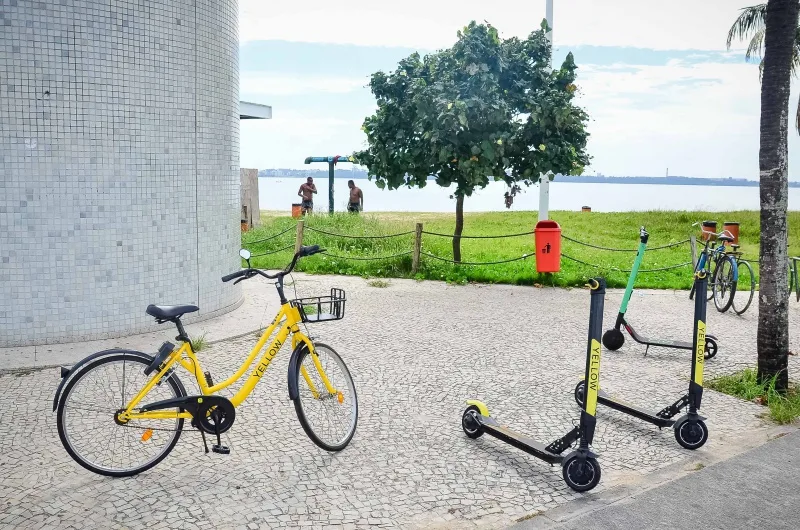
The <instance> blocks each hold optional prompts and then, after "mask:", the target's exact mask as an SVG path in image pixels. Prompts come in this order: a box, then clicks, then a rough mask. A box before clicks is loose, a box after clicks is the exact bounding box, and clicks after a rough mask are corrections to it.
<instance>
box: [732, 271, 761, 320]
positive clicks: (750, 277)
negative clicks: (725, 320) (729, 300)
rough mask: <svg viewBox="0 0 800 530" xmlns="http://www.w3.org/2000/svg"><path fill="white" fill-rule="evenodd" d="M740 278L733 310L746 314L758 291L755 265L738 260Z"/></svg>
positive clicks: (738, 313)
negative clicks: (754, 270) (754, 271)
mask: <svg viewBox="0 0 800 530" xmlns="http://www.w3.org/2000/svg"><path fill="white" fill-rule="evenodd" d="M737 265H738V267H739V280H738V281H737V283H736V296H735V297H733V311H734V312H735V313H736V314H737V315H741V314H744V312H745V311H747V308H749V307H750V304H751V303H752V302H753V295H754V294H755V292H756V275H755V274H754V273H753V267H751V266H750V263H748V262H747V261H745V260H738V261H737Z"/></svg>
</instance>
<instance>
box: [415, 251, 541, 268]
mask: <svg viewBox="0 0 800 530" xmlns="http://www.w3.org/2000/svg"><path fill="white" fill-rule="evenodd" d="M422 255H424V256H428V257H429V258H433V259H438V260H439V261H446V262H448V263H454V264H456V265H499V264H501V263H511V262H512V261H520V260H523V259H528V258H529V257H531V254H523V255H522V256H520V257H518V258H511V259H504V260H500V261H473V262H470V261H453V260H451V259H448V258H443V257H441V256H437V255H436V254H431V253H430V252H424V251H423V252H422Z"/></svg>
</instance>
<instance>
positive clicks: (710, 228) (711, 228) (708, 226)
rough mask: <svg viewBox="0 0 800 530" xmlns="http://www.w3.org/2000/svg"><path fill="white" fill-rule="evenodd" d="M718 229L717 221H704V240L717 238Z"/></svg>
mask: <svg viewBox="0 0 800 530" xmlns="http://www.w3.org/2000/svg"><path fill="white" fill-rule="evenodd" d="M716 231H717V222H716V221H703V241H708V240H709V239H711V240H713V239H716V236H715V235H714V234H715V233H716Z"/></svg>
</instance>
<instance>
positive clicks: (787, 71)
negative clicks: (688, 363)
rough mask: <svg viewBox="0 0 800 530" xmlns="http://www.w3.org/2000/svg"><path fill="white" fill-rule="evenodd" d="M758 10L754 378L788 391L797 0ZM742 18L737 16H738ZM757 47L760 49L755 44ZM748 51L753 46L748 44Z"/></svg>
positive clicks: (773, 2)
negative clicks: (760, 54)
mask: <svg viewBox="0 0 800 530" xmlns="http://www.w3.org/2000/svg"><path fill="white" fill-rule="evenodd" d="M759 9H760V11H759V12H760V13H762V14H761V15H760V16H761V18H762V20H763V21H764V28H763V32H762V33H761V34H760V37H757V38H758V39H759V40H760V42H763V45H764V58H763V60H762V62H761V143H760V148H759V153H758V164H759V171H760V190H759V191H760V193H761V240H760V247H761V248H760V251H759V259H760V262H761V278H760V288H759V291H758V313H759V314H758V339H757V341H758V379H759V381H760V382H762V383H763V382H767V381H769V380H771V379H772V378H775V383H776V385H775V386H776V389H777V390H779V391H785V390H786V389H787V388H788V386H789V373H788V355H789V290H788V289H789V284H788V277H787V276H788V274H787V268H786V263H787V262H788V257H787V254H788V248H787V245H788V240H787V227H786V211H787V209H788V201H789V147H788V141H789V87H790V84H791V78H792V66H793V65H794V66H796V65H797V51H798V46H797V44H798V39H797V18H798V13H800V2H798V0H769V1H768V2H767V4H766V6H765V8H763V9H761V8H760V7H759ZM754 16H755V15H754ZM739 18H740V19H741V17H739ZM758 46H759V48H760V46H761V44H759V45H758ZM751 48H752V42H751Z"/></svg>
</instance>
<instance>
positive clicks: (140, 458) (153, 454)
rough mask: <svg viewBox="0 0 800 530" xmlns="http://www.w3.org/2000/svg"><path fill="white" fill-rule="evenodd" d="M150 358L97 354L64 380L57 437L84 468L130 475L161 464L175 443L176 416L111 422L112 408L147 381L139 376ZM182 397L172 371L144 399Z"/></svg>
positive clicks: (122, 405) (177, 435)
mask: <svg viewBox="0 0 800 530" xmlns="http://www.w3.org/2000/svg"><path fill="white" fill-rule="evenodd" d="M150 361H151V359H150V358H149V357H148V356H146V355H144V354H141V357H140V356H136V355H132V354H130V353H118V354H113V355H109V356H108V357H101V358H100V359H98V360H96V361H93V362H90V363H89V364H87V365H86V366H85V367H83V368H81V369H80V371H79V372H78V373H77V374H76V375H75V376H73V377H72V379H71V380H70V381H69V382H68V383H67V386H66V388H65V389H64V393H63V395H62V397H61V399H60V401H59V403H58V409H57V419H58V435H59V437H60V438H61V443H62V444H63V445H64V449H66V450H67V453H69V455H70V456H71V457H72V458H73V459H74V460H75V461H76V462H77V463H78V464H80V465H81V466H83V467H85V468H86V469H88V470H89V471H92V472H94V473H97V474H100V475H106V476H109V477H129V476H131V475H136V474H137V473H141V472H142V471H146V470H147V469H150V468H151V467H153V466H155V465H156V464H158V463H159V462H161V461H162V460H163V459H164V458H166V457H167V455H168V454H169V453H170V451H172V448H173V447H175V444H176V443H178V438H180V435H181V429H183V420H182V419H178V418H176V419H172V420H131V421H129V422H127V423H125V424H122V423H119V422H117V421H116V413H117V411H119V410H120V409H123V408H125V406H126V405H127V403H128V401H129V400H130V399H131V398H132V397H133V396H135V395H136V393H138V392H139V391H140V390H141V389H142V388H144V386H145V384H147V382H148V381H149V380H150V378H151V376H147V375H145V374H144V369H145V368H147V366H148V365H149V364H150ZM185 395H186V390H185V389H184V388H183V385H182V384H181V383H180V381H178V379H177V377H176V376H174V375H173V376H172V377H170V378H169V379H166V380H163V379H162V380H161V382H160V384H158V385H156V386H155V387H153V389H152V390H151V391H150V392H149V393H148V394H147V396H146V402H147V403H151V402H154V401H160V400H162V399H171V398H176V397H182V396H185ZM165 410H175V411H177V410H178V409H177V408H176V409H165Z"/></svg>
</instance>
